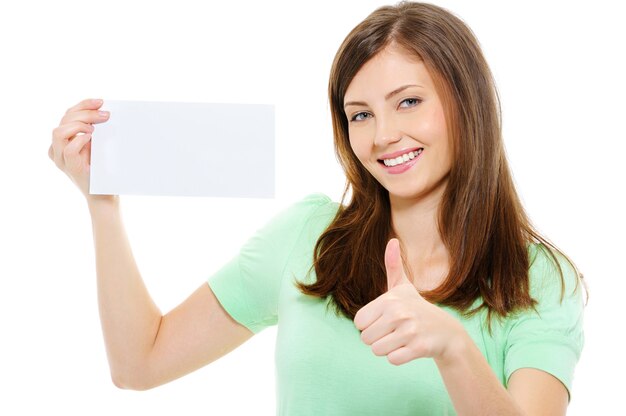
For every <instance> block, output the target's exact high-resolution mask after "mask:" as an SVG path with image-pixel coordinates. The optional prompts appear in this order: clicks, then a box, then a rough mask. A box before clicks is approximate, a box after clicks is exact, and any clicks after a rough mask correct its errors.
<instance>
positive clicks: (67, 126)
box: [48, 99, 109, 199]
mask: <svg viewBox="0 0 626 416" xmlns="http://www.w3.org/2000/svg"><path fill="white" fill-rule="evenodd" d="M102 104H103V101H102V100H99V99H95V100H94V99H88V100H84V101H81V102H80V103H78V104H76V105H75V106H74V107H71V108H70V109H68V110H67V112H66V113H65V115H64V116H63V118H62V119H61V122H60V123H59V126H58V127H57V128H55V129H54V130H53V131H52V144H51V145H50V148H49V149H48V156H49V157H50V159H52V160H53V161H54V163H55V164H56V165H57V167H58V168H59V169H61V170H62V171H63V172H65V174H66V175H67V176H69V177H70V179H71V180H72V181H73V182H74V183H75V184H76V186H78V188H79V189H80V191H81V192H82V193H83V195H84V196H85V198H87V199H89V197H90V195H89V168H90V165H91V135H92V133H93V131H94V126H93V125H94V124H97V123H104V122H105V121H107V120H108V119H109V112H108V111H98V109H99V108H100V107H102Z"/></svg>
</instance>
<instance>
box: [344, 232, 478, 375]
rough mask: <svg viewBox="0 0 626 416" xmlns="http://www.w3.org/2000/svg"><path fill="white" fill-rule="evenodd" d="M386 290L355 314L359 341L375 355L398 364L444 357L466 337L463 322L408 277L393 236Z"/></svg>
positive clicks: (387, 267) (386, 259) (397, 242)
mask: <svg viewBox="0 0 626 416" xmlns="http://www.w3.org/2000/svg"><path fill="white" fill-rule="evenodd" d="M385 268H386V270H387V292H386V293H383V294H382V295H380V296H379V297H377V298H376V299H374V300H373V301H371V302H370V303H368V304H367V305H365V306H364V307H362V308H361V309H360V310H359V311H358V312H357V314H356V315H355V316H354V325H355V326H356V327H357V329H359V330H360V331H361V340H362V341H363V342H364V343H365V344H367V345H371V347H372V351H373V352H374V354H375V355H377V356H383V355H386V356H387V360H389V362H390V363H391V364H394V365H400V364H405V363H407V362H409V361H412V360H414V359H416V358H422V357H432V358H434V359H445V358H447V355H450V354H452V348H451V346H453V345H455V344H457V340H461V339H462V338H463V337H468V335H467V333H466V331H465V328H463V325H461V323H460V322H459V321H458V320H456V319H455V318H454V317H453V316H452V315H450V314H448V313H447V312H446V311H444V310H443V309H440V308H439V307H437V306H436V305H433V304H431V303H429V302H428V301H427V300H426V299H424V298H423V297H422V296H421V295H420V294H419V292H418V291H417V289H416V288H415V286H413V283H411V281H410V280H409V279H408V278H407V275H406V273H405V271H404V267H403V266H402V260H401V258H400V243H399V241H398V240H397V239H395V238H392V239H391V240H389V243H387V248H386V249H385Z"/></svg>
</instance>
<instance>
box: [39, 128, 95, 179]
mask: <svg viewBox="0 0 626 416" xmlns="http://www.w3.org/2000/svg"><path fill="white" fill-rule="evenodd" d="M93 130H94V127H93V126H92V125H90V124H85V123H81V122H74V123H71V124H67V125H62V126H59V127H57V128H56V129H54V130H53V131H52V145H51V146H50V148H49V149H48V156H49V157H50V159H52V160H54V163H55V164H56V165H57V167H58V168H59V169H61V170H63V164H64V162H63V151H64V149H65V147H66V146H67V145H68V143H69V142H70V141H71V140H72V138H73V137H76V135H79V134H81V133H82V134H90V133H92V132H93Z"/></svg>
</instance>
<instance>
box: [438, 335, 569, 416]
mask: <svg viewBox="0 0 626 416" xmlns="http://www.w3.org/2000/svg"><path fill="white" fill-rule="evenodd" d="M464 338H465V339H464V340H463V341H462V342H460V343H459V344H458V346H457V347H456V349H455V350H451V352H450V355H449V356H448V357H447V358H446V359H436V360H435V363H436V364H437V367H438V368H439V372H440V373H441V376H442V378H443V381H444V383H445V385H446V389H447V390H448V394H449V395H450V398H451V399H452V403H453V404H454V408H455V409H456V411H457V412H458V414H459V415H565V413H566V410H567V404H568V396H567V390H566V389H565V387H564V386H563V384H562V383H561V382H560V381H559V380H558V379H556V378H555V377H553V376H552V375H550V374H548V373H546V372H544V371H541V370H536V369H531V368H522V369H519V370H517V371H515V372H514V373H513V375H512V376H511V377H510V379H509V389H508V391H507V390H505V388H504V387H503V386H502V384H501V383H500V381H499V380H498V379H497V377H496V376H495V374H494V373H493V371H492V370H491V367H490V366H489V364H488V363H487V361H486V360H485V358H484V356H483V355H482V353H481V352H480V350H479V349H478V348H477V347H476V345H475V344H474V342H473V341H472V339H471V338H470V337H469V336H468V335H466V336H465V337H464Z"/></svg>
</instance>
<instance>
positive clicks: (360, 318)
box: [354, 300, 383, 331]
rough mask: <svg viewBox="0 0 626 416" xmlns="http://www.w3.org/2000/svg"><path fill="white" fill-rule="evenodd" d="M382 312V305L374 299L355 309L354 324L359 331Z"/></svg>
mask: <svg viewBox="0 0 626 416" xmlns="http://www.w3.org/2000/svg"><path fill="white" fill-rule="evenodd" d="M382 314H383V311H382V306H381V305H380V304H379V303H378V302H376V301H375V300H374V301H372V302H370V303H368V304H367V305H365V306H363V307H362V308H361V309H359V310H358V311H357V313H356V315H354V325H355V326H356V327H357V329H358V330H359V331H363V330H364V329H366V328H368V327H369V326H370V325H372V324H373V323H374V322H376V320H377V319H378V318H380V317H381V315H382Z"/></svg>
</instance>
